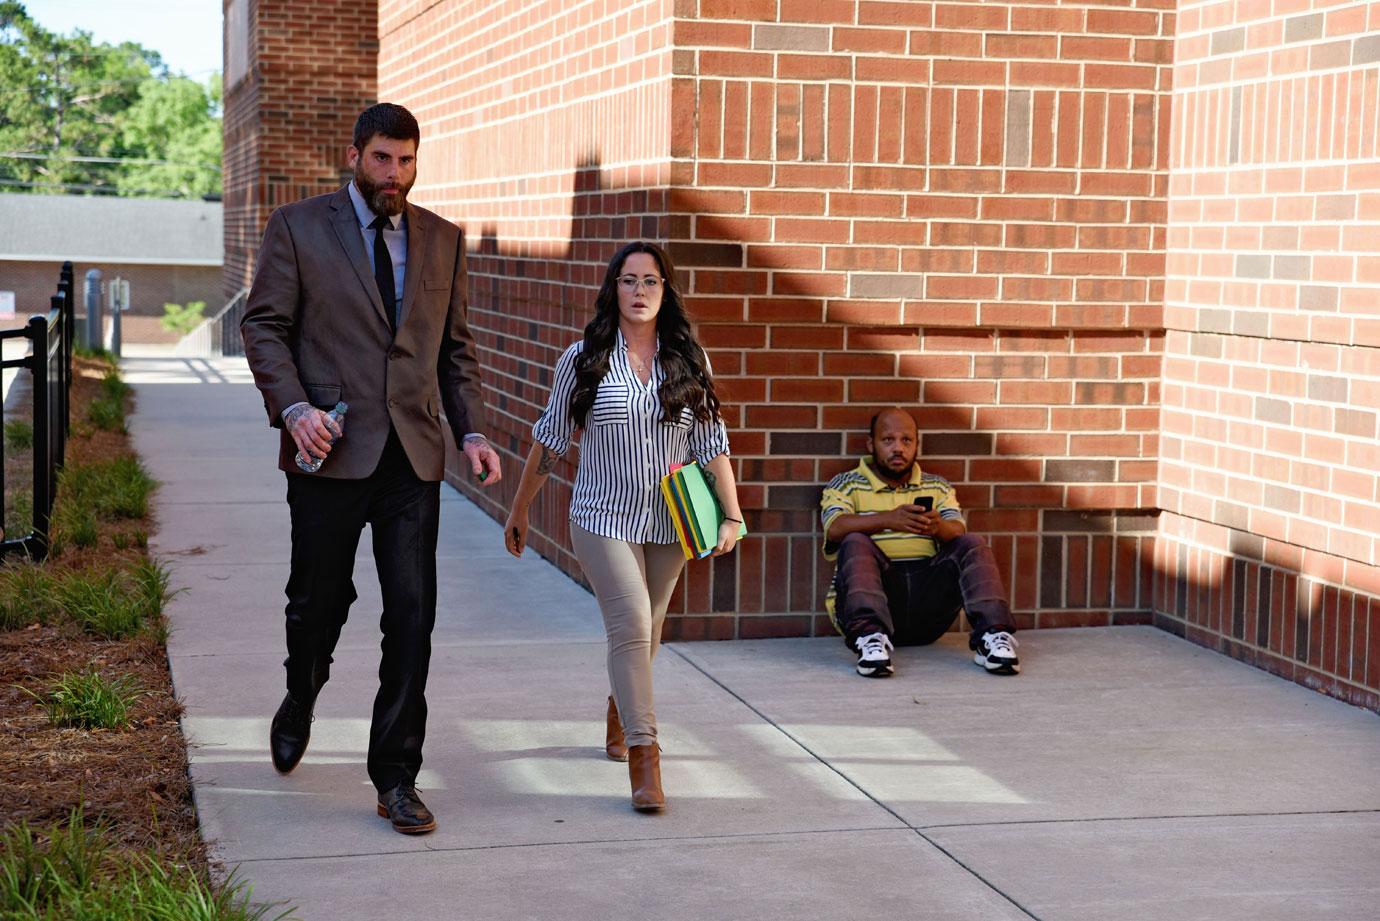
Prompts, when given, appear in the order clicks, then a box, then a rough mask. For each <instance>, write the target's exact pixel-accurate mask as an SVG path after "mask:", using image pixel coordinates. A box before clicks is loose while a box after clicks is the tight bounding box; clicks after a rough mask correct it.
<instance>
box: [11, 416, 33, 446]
mask: <svg viewBox="0 0 1380 921" xmlns="http://www.w3.org/2000/svg"><path fill="white" fill-rule="evenodd" d="M33 446H34V426H33V423H32V422H30V421H29V420H27V419H11V420H10V421H9V422H6V423H5V450H6V451H29V450H31V449H32V448H33Z"/></svg>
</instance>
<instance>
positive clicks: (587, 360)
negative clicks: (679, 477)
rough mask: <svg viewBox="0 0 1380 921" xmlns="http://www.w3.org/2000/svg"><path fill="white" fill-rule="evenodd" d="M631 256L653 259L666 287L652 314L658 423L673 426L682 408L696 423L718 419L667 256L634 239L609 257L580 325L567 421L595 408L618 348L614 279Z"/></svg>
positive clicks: (711, 385) (578, 421) (582, 419)
mask: <svg viewBox="0 0 1380 921" xmlns="http://www.w3.org/2000/svg"><path fill="white" fill-rule="evenodd" d="M633 253H646V254H647V255H649V256H651V257H652V258H653V259H655V260H656V264H657V268H658V269H659V270H660V271H661V277H662V278H664V279H665V280H666V281H665V284H664V285H663V286H662V291H663V292H664V293H663V294H662V296H661V310H660V311H658V313H657V315H656V333H657V337H658V339H659V340H660V348H659V351H658V353H657V358H658V359H659V360H660V361H661V368H662V371H663V372H665V375H666V379H665V380H664V381H662V383H661V386H660V387H659V388H658V389H657V396H658V397H659V398H660V400H661V411H662V415H661V419H662V421H663V422H675V421H676V420H678V419H679V418H680V415H681V410H683V409H685V408H687V407H688V408H689V409H690V411H691V412H692V413H693V414H694V415H695V418H696V419H699V420H700V421H702V422H708V421H709V420H711V419H715V418H718V415H719V397H718V395H717V394H716V393H715V392H714V381H713V380H712V379H711V378H710V376H709V368H708V365H707V364H706V363H705V357H704V349H703V348H701V347H700V344H699V342H697V341H696V340H695V331H694V330H693V329H692V328H691V327H690V320H689V318H688V317H687V316H686V314H685V301H684V300H683V299H682V298H681V295H680V290H679V289H678V288H677V286H676V268H675V266H674V265H672V264H671V257H670V256H668V255H666V251H665V250H663V249H662V248H661V247H659V246H657V245H656V244H655V243H648V242H646V241H643V240H634V241H633V242H632V243H629V244H627V245H625V246H624V247H623V248H622V249H620V250H619V251H618V252H616V253H614V254H613V258H612V259H610V260H609V267H608V271H606V272H605V273H604V283H603V284H602V285H600V286H599V295H598V297H596V298H595V301H594V318H593V319H592V320H590V321H589V323H588V324H587V325H586V326H585V345H584V349H583V350H581V352H580V355H579V357H578V358H576V360H575V389H574V392H572V393H571V395H570V418H571V421H573V422H574V423H575V424H576V425H577V426H583V425H584V424H585V419H586V418H587V417H588V416H589V410H590V407H592V406H593V405H594V397H595V394H596V393H597V392H598V390H599V382H600V381H602V380H603V379H604V375H605V374H607V373H608V371H609V356H610V355H612V354H613V350H614V348H616V347H617V344H618V276H619V275H621V274H622V273H623V263H624V262H626V261H627V259H628V257H629V256H631V255H632V254H633Z"/></svg>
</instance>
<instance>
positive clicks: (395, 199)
mask: <svg viewBox="0 0 1380 921" xmlns="http://www.w3.org/2000/svg"><path fill="white" fill-rule="evenodd" d="M413 182H416V180H415V179H414V180H413ZM355 185H357V186H359V191H360V194H361V195H363V196H364V203H365V204H367V205H368V206H369V210H371V211H373V212H374V213H375V214H379V215H383V216H385V217H392V216H393V215H395V214H401V213H402V209H403V205H404V204H405V203H406V202H407V193H408V192H411V191H412V183H411V182H409V183H408V184H407V185H404V186H398V187H397V188H398V191H399V192H401V193H402V194H400V195H390V194H388V190H386V189H384V188H383V187H382V186H379V185H375V184H374V183H372V182H370V181H369V177H368V176H366V175H364V171H363V170H362V169H360V168H359V167H355Z"/></svg>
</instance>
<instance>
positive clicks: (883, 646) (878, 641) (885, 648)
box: [853, 633, 896, 678]
mask: <svg viewBox="0 0 1380 921" xmlns="http://www.w3.org/2000/svg"><path fill="white" fill-rule="evenodd" d="M853 645H854V646H857V647H858V653H859V655H858V674H859V675H862V676H863V677H864V678H889V677H891V673H892V672H894V671H895V669H894V668H892V667H891V656H890V654H889V653H890V652H891V650H892V649H894V648H896V647H894V646H892V645H891V638H890V637H888V636H887V635H886V634H885V633H869V634H868V635H867V636H860V637H858V638H857V639H856V640H855V641H854V642H853Z"/></svg>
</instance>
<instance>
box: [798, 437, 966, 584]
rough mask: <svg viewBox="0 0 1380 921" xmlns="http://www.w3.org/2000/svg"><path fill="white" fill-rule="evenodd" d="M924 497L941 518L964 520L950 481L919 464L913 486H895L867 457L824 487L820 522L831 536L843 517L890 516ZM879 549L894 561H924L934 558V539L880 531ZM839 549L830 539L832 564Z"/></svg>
mask: <svg viewBox="0 0 1380 921" xmlns="http://www.w3.org/2000/svg"><path fill="white" fill-rule="evenodd" d="M921 496H929V497H930V499H931V501H932V502H933V503H934V505H933V507H934V508H935V509H936V510H937V511H938V512H939V515H940V517H941V518H945V519H955V518H956V519H959V520H962V519H963V511H962V509H960V508H959V507H958V497H957V496H956V495H955V494H954V488H953V487H952V486H950V485H949V481H948V480H946V479H944V478H943V477H942V476H935V475H934V474H932V473H925V472H923V471H922V470H921V469H920V465H919V464H916V465H915V466H914V467H912V468H911V471H910V482H908V483H906V484H904V485H902V486H892V485H891V484H890V483H888V482H886V481H885V480H883V479H882V478H881V477H879V476H878V475H877V474H876V472H875V471H874V470H873V469H872V458H870V457H864V458H863V459H862V460H860V461H859V462H858V466H856V467H854V468H853V469H852V470H848V471H845V472H843V473H840V474H839V475H838V476H836V477H834V478H833V479H832V480H830V481H829V485H827V486H825V487H824V495H823V496H822V497H821V498H820V500H819V507H820V513H819V517H820V520H821V521H822V522H823V524H824V533H825V534H828V533H829V525H830V523H832V522H833V520H834V519H835V518H837V517H838V516H840V515H866V514H868V513H872V512H889V511H891V510H892V509H894V508H896V507H897V506H900V505H908V504H910V503H912V502H914V501H915V500H916V499H918V498H920V497H921ZM872 539H873V540H874V541H876V542H877V546H878V547H879V548H880V549H881V550H882V552H883V553H885V554H886V555H887V556H888V557H890V558H891V559H893V560H920V559H924V558H925V557H930V556H934V554H935V552H936V545H935V541H934V538H932V537H923V536H921V535H919V534H909V533H906V532H904V531H878V532H877V533H876V534H873V535H872ZM837 551H838V548H837V547H836V546H833V545H831V544H830V543H829V542H828V540H827V539H826V541H825V543H824V557H825V559H829V560H832V559H834V558H835V557H836V556H837V555H838V553H837Z"/></svg>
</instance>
